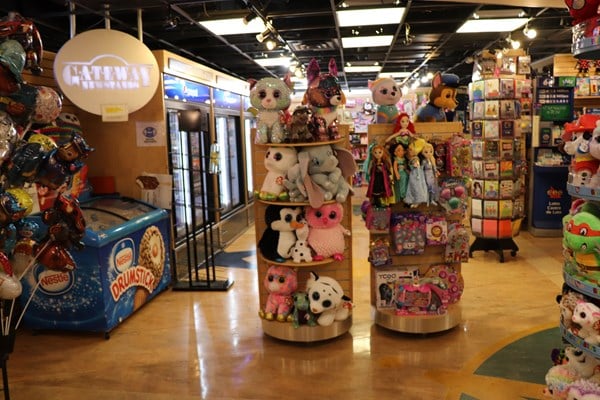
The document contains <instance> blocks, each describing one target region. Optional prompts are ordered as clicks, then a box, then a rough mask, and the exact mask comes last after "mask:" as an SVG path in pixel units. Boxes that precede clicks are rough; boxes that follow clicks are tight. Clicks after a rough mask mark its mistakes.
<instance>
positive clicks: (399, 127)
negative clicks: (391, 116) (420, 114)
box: [385, 112, 417, 147]
mask: <svg viewBox="0 0 600 400" xmlns="http://www.w3.org/2000/svg"><path fill="white" fill-rule="evenodd" d="M416 133H417V132H416V131H415V125H414V124H413V123H412V122H411V120H410V116H409V115H408V114H407V113H404V112H403V113H400V114H399V115H398V118H396V126H394V133H392V134H391V135H390V136H388V137H387V138H386V139H385V143H386V145H387V144H389V143H401V144H402V145H404V147H406V146H408V145H409V144H410V142H412V141H413V139H414V138H415V136H416Z"/></svg>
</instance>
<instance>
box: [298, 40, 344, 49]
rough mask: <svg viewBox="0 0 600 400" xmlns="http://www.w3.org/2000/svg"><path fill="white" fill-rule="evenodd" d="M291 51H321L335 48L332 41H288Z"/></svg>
mask: <svg viewBox="0 0 600 400" xmlns="http://www.w3.org/2000/svg"><path fill="white" fill-rule="evenodd" d="M288 44H289V45H290V48H291V49H292V51H322V50H336V49H337V46H336V45H335V44H334V42H333V41H331V40H327V41H314V42H310V41H302V42H300V41H288Z"/></svg>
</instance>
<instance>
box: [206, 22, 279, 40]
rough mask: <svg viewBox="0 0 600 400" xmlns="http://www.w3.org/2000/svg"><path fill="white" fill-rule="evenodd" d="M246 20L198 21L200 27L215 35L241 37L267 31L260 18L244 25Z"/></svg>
mask: <svg viewBox="0 0 600 400" xmlns="http://www.w3.org/2000/svg"><path fill="white" fill-rule="evenodd" d="M243 20H244V18H229V19H217V20H213V21H198V22H199V24H200V25H202V26H203V27H204V28H206V29H208V30H209V31H211V32H212V33H214V34H215V35H219V36H225V35H240V34H244V33H260V32H264V31H265V29H267V27H266V25H265V23H264V22H263V20H261V19H260V18H254V19H252V20H250V21H248V23H247V24H244V21H243Z"/></svg>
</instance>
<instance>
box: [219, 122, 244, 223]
mask: <svg viewBox="0 0 600 400" xmlns="http://www.w3.org/2000/svg"><path fill="white" fill-rule="evenodd" d="M239 121H240V118H239V117H234V116H231V115H217V116H216V117H215V131H216V136H217V142H218V143H219V145H220V148H221V151H220V153H219V162H220V164H221V171H220V173H219V189H220V190H219V200H220V206H221V210H222V211H223V212H224V213H226V212H228V211H231V210H232V209H233V208H235V207H237V206H238V205H240V204H241V203H242V198H241V193H242V192H241V191H240V182H241V180H240V176H243V174H244V171H243V169H242V168H240V167H241V166H242V165H243V164H242V163H241V160H242V158H241V154H240V139H241V135H240V123H239Z"/></svg>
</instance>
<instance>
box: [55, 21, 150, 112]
mask: <svg viewBox="0 0 600 400" xmlns="http://www.w3.org/2000/svg"><path fill="white" fill-rule="evenodd" d="M54 76H55V78H56V81H57V82H58V86H59V87H60V90H61V91H62V92H63V93H64V95H65V96H66V97H67V98H68V99H69V100H71V102H73V104H75V105H76V106H77V107H79V108H81V109H83V110H85V111H88V112H90V113H93V114H97V115H102V110H103V109H106V108H107V107H111V106H115V105H118V106H123V105H125V106H126V109H127V112H128V113H132V112H134V111H136V110H139V109H140V108H142V107H143V106H144V105H146V103H148V101H150V99H151V98H152V96H153V95H154V93H155V91H156V88H157V86H158V81H159V71H158V64H157V62H156V59H155V58H154V55H153V54H152V52H151V51H150V49H148V47H146V45H144V43H142V42H141V41H139V40H138V39H137V38H135V37H133V36H131V35H128V34H126V33H123V32H119V31H115V30H110V29H94V30H90V31H87V32H83V33H80V34H79V35H77V36H75V37H73V38H72V39H71V40H69V41H68V42H67V43H65V44H64V45H63V47H61V49H60V50H59V51H58V53H57V54H56V57H55V58H54Z"/></svg>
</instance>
